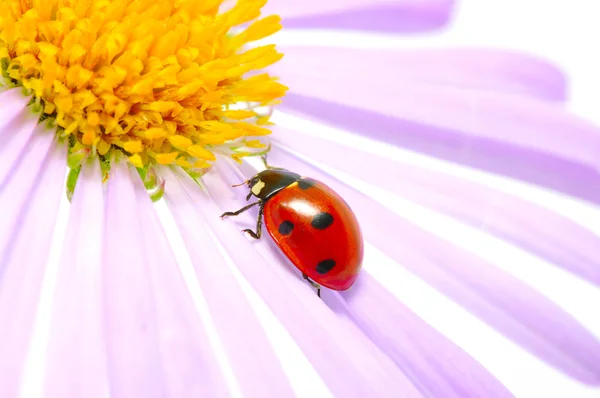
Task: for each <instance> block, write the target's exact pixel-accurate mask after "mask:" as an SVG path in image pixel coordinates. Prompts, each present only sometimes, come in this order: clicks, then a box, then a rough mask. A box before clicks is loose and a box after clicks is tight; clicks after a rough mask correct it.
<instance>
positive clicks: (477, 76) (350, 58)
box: [270, 46, 566, 107]
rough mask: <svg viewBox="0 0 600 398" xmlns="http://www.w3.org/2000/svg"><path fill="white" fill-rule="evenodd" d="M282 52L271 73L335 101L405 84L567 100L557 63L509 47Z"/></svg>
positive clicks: (293, 86) (292, 49)
mask: <svg viewBox="0 0 600 398" xmlns="http://www.w3.org/2000/svg"><path fill="white" fill-rule="evenodd" d="M280 50H281V52H282V53H284V54H285V57H283V59H282V60H281V61H280V62H278V63H276V64H275V65H273V66H272V67H271V68H270V71H271V73H273V74H274V75H276V76H279V77H281V80H282V82H283V83H285V84H286V85H288V86H289V87H290V88H291V90H292V92H296V93H298V94H304V95H311V96H316V97H320V98H322V99H324V100H329V101H334V102H335V101H337V100H338V99H339V98H344V97H346V96H351V97H355V98H359V97H361V96H362V94H363V93H364V91H370V92H372V93H375V94H381V95H383V94H386V93H395V92H399V91H402V90H405V86H406V85H410V86H412V85H416V86H419V85H426V86H434V87H437V88H460V89H461V90H475V91H478V90H490V91H499V92H504V93H507V94H508V93H511V94H520V95H525V96H531V97H534V98H539V99H541V100H549V101H564V100H565V98H566V82H565V77H564V76H563V74H562V73H561V72H560V71H559V70H558V69H557V68H556V67H554V66H552V65H550V64H548V63H547V62H544V61H542V60H540V59H538V58H535V57H532V56H530V55H526V54H520V53H515V52H510V51H503V50H488V49H473V48H463V49H459V48H457V49H424V50H415V49H393V48H391V49H385V50H382V49H365V48H337V47H311V46H282V47H280ZM375 76H376V78H375ZM349 82H352V84H348V83H349ZM322 85H325V86H326V87H327V89H322V88H321V86H322ZM372 99H374V100H375V101H384V100H389V98H385V99H384V98H372ZM360 104H361V106H362V102H361V103H360ZM374 105H375V107H377V105H378V104H374Z"/></svg>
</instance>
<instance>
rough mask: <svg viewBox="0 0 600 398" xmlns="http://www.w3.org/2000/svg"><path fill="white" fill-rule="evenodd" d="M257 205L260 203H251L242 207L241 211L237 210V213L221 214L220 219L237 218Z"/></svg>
mask: <svg viewBox="0 0 600 398" xmlns="http://www.w3.org/2000/svg"><path fill="white" fill-rule="evenodd" d="M259 203H260V201H258V202H254V203H251V204H249V205H248V206H244V207H242V208H241V209H239V210H237V211H228V212H226V213H223V214H221V218H225V217H230V216H237V215H238V214H240V213H243V212H245V211H246V210H248V209H249V208H251V207H254V206H256V205H257V204H259Z"/></svg>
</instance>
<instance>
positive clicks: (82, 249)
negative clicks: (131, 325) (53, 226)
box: [44, 162, 108, 398]
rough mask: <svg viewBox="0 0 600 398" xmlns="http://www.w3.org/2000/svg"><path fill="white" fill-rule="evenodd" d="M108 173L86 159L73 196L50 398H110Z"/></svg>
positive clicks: (50, 361)
mask: <svg viewBox="0 0 600 398" xmlns="http://www.w3.org/2000/svg"><path fill="white" fill-rule="evenodd" d="M103 209H104V200H103V192H102V175H101V174H100V165H99V163H98V162H92V163H88V164H85V165H84V166H83V167H82V170H81V174H80V175H79V180H78V182H77V186H76V189H75V193H74V195H73V200H72V203H71V209H70V213H69V224H68V226H67V234H66V237H65V242H64V247H63V253H62V257H61V260H60V263H59V270H58V277H57V285H56V292H55V296H54V297H55V298H54V304H53V309H52V326H51V332H50V338H49V341H48V357H47V362H46V384H45V388H44V396H45V397H57V398H59V397H60V398H67V397H83V396H86V397H89V398H95V397H106V386H107V382H108V380H107V375H106V354H105V350H104V339H103V335H102V309H101V290H102V289H101V287H102V286H101V276H102V268H101V266H102V264H101V263H102V261H101V259H102V252H103V245H102V237H103V235H104V211H103Z"/></svg>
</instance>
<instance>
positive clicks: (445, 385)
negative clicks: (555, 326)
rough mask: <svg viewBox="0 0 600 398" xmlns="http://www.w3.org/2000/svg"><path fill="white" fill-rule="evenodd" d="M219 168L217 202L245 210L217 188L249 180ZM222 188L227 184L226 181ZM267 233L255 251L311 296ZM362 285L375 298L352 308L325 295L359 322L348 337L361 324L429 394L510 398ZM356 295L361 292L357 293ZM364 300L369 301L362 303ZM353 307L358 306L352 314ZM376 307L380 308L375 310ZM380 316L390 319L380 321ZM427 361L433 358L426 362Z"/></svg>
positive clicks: (243, 220)
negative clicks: (455, 370)
mask: <svg viewBox="0 0 600 398" xmlns="http://www.w3.org/2000/svg"><path fill="white" fill-rule="evenodd" d="M242 168H243V169H244V170H245V171H246V173H244V175H245V176H246V178H247V177H249V176H250V175H251V174H252V173H253V172H254V171H253V170H252V171H249V169H250V168H249V167H248V166H242ZM216 169H217V171H218V173H219V176H218V179H217V178H215V176H210V175H207V176H206V179H209V178H210V181H207V185H209V186H210V187H211V188H213V189H214V191H215V192H217V193H218V198H215V199H217V202H218V203H220V204H222V206H224V208H225V206H227V203H230V204H229V205H228V206H229V210H232V209H233V208H234V207H235V206H238V207H240V206H241V203H243V201H244V199H243V197H244V196H245V192H243V191H244V190H243V189H238V190H237V191H235V192H236V193H237V194H238V195H236V196H238V197H239V199H238V200H237V204H236V201H235V200H234V199H233V198H231V194H228V193H227V192H228V191H227V190H226V188H225V187H223V188H222V189H219V188H221V187H220V186H219V185H217V184H218V182H219V180H225V181H226V182H227V183H229V184H233V183H235V182H237V181H239V180H241V179H245V178H244V177H243V176H242V175H241V174H240V173H239V172H231V171H228V169H227V168H225V167H223V166H221V165H217V166H216ZM248 171H249V172H248ZM220 183H221V184H223V182H222V181H221V182H220ZM223 185H225V184H223ZM211 192H212V190H211ZM255 217H256V215H255V214H251V215H249V214H246V215H242V214H240V215H239V216H238V217H236V221H238V222H239V223H240V228H241V227H242V225H244V226H246V227H248V226H253V225H254V223H255V222H256V218H255ZM264 232H265V234H264V235H263V236H264V237H265V238H264V240H265V242H264V243H259V244H256V245H255V246H257V250H258V251H259V252H260V254H261V255H262V256H263V257H264V258H266V259H267V258H268V259H271V262H272V264H273V269H272V272H276V271H278V272H281V273H282V274H286V275H287V276H288V278H287V279H288V280H289V282H288V287H290V288H291V287H294V288H295V289H297V288H298V287H299V288H300V289H303V290H304V291H305V292H306V291H307V290H309V289H308V288H307V286H306V283H305V282H304V281H303V280H302V279H301V277H300V276H299V275H294V274H292V273H289V272H285V271H286V270H285V268H286V265H288V264H289V261H287V260H285V259H284V256H283V255H282V254H281V252H280V251H279V249H278V248H277V247H276V246H275V245H274V243H273V242H272V241H271V239H270V238H269V237H268V234H267V233H266V231H264ZM288 266H289V265H288ZM362 286H363V289H362V290H361V292H364V294H366V295H368V296H369V298H364V297H362V296H361V299H360V300H359V298H357V300H356V301H351V300H348V304H346V303H345V302H341V303H340V300H341V299H340V297H339V296H338V295H337V294H333V293H332V292H329V291H326V292H323V298H324V300H325V302H326V303H327V304H328V305H329V307H330V309H331V310H332V311H333V313H334V314H336V315H337V316H338V319H346V318H350V319H352V320H353V321H354V322H355V323H352V322H350V323H348V322H344V324H345V327H344V329H345V332H342V333H348V332H349V331H353V330H354V329H355V328H356V327H357V325H358V326H359V327H360V328H361V329H362V330H363V331H364V332H365V333H367V335H368V336H369V338H371V339H372V341H373V342H374V343H375V344H377V346H378V347H379V348H380V349H381V350H382V351H383V352H384V353H385V354H386V355H388V357H389V358H391V359H392V360H393V361H394V362H395V363H396V365H397V366H398V367H399V368H400V369H402V370H403V371H404V373H405V374H406V376H405V377H409V378H410V380H411V381H412V382H413V384H414V385H416V386H419V389H420V391H422V393H423V394H424V395H426V396H429V395H432V396H444V397H458V396H461V394H460V392H461V391H468V392H469V393H470V395H471V396H490V397H502V396H506V395H508V394H507V391H506V389H505V388H504V387H503V386H502V385H501V384H500V383H499V382H498V381H497V380H496V379H495V378H494V377H493V376H491V375H490V373H489V372H487V371H486V370H485V369H484V368H483V367H482V366H481V365H479V364H478V363H477V362H476V361H474V360H473V359H472V358H471V357H470V356H468V355H467V354H466V353H464V352H463V351H462V350H461V349H459V348H458V347H456V346H455V345H454V344H452V343H451V342H450V341H449V340H447V339H446V338H445V337H443V336H441V335H440V334H439V333H437V332H435V331H434V330H433V329H432V328H431V327H430V326H429V325H427V324H426V323H425V322H423V321H422V320H421V319H419V318H418V317H417V316H415V315H414V314H413V313H412V312H410V311H409V310H407V309H405V308H404V307H403V306H402V305H401V304H400V303H399V302H398V301H397V300H396V299H393V298H391V296H390V295H389V293H385V292H384V291H382V292H377V289H382V290H384V289H383V288H382V287H380V286H379V287H378V284H377V283H376V282H371V283H370V284H368V283H366V282H365V284H364V285H362ZM353 290H355V289H354V288H353ZM363 298H364V300H362V299H363ZM348 305H351V306H352V307H351V308H350V309H349V308H348ZM371 305H372V306H374V307H376V308H371ZM313 308H314V307H313ZM368 314H371V315H370V316H369V315H368ZM380 316H382V317H383V318H385V319H386V320H382V319H380V318H379V317H380ZM405 327H410V328H412V329H413V330H412V332H410V331H408V330H404V328H405ZM413 333H414V335H420V336H423V340H421V341H420V342H419V349H418V350H416V349H414V348H411V347H413V345H414V344H415V343H416V341H415V340H416V339H415V338H414V337H413V336H414V335H413ZM385 336H388V337H387V338H386V337H385ZM407 336H409V337H410V338H409V337H407ZM432 336H434V337H435V339H436V341H435V342H433V341H428V340H427V339H428V338H433V337H432ZM426 358H430V359H429V360H426ZM455 368H458V369H462V370H463V371H464V372H468V373H469V374H470V375H471V377H470V378H469V379H468V380H466V379H465V378H464V377H462V376H463V375H461V374H457V373H456V372H454V371H453V369H455ZM484 393H485V394H484ZM457 394H458V395H457Z"/></svg>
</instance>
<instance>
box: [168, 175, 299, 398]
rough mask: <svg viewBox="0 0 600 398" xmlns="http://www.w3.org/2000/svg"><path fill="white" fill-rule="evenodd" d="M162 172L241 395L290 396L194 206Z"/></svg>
mask: <svg viewBox="0 0 600 398" xmlns="http://www.w3.org/2000/svg"><path fill="white" fill-rule="evenodd" d="M163 173H164V175H165V176H166V177H167V186H166V187H167V189H166V190H165V199H166V201H167V204H168V205H169V208H170V209H171V212H172V214H173V216H174V217H175V221H176V222H177V226H178V228H179V231H180V232H181V234H182V236H183V240H184V241H185V244H186V248H187V249H188V252H189V253H190V256H191V258H192V260H193V263H194V266H195V270H196V274H197V276H198V282H199V284H200V287H201V289H202V292H203V295H204V298H205V299H206V301H207V304H208V306H209V308H210V311H211V317H212V319H213V321H214V323H215V326H216V328H217V330H218V332H219V338H220V340H221V342H222V344H223V345H224V347H225V350H226V353H227V357H228V359H229V362H230V363H231V365H232V367H233V370H234V374H235V376H236V380H237V383H238V384H239V386H240V388H241V391H242V392H243V393H244V395H248V396H250V395H252V393H253V392H255V391H260V390H261V389H263V388H264V386H265V385H268V386H269V391H270V395H271V396H275V397H284V396H292V395H294V393H293V390H292V389H291V386H290V384H289V381H288V378H287V376H286V375H285V373H284V372H283V370H282V368H281V364H280V363H279V360H278V359H277V357H276V355H275V353H274V351H273V348H272V346H271V344H270V343H269V341H268V340H267V336H266V334H265V332H264V330H263V328H262V326H261V325H260V323H259V322H258V319H257V318H256V315H255V314H254V311H253V309H252V307H251V306H250V304H249V302H248V300H247V299H246V296H245V295H244V293H243V292H242V290H241V289H240V287H239V285H238V284H237V282H236V281H235V279H234V276H233V274H232V273H231V271H229V267H228V265H227V263H226V261H225V259H224V258H223V256H222V255H221V253H220V252H219V250H218V248H217V246H216V245H215V244H214V241H213V239H212V237H211V236H210V234H209V230H208V229H206V227H205V223H204V221H203V220H202V218H201V217H199V216H198V215H197V206H198V204H197V202H195V201H193V200H192V198H191V197H190V196H189V195H188V194H187V193H186V191H185V190H184V188H183V186H182V185H181V183H180V181H179V178H178V177H177V176H176V175H175V174H173V173H172V172H171V171H170V170H168V169H165V170H164V171H163ZM257 358H260V360H257Z"/></svg>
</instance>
